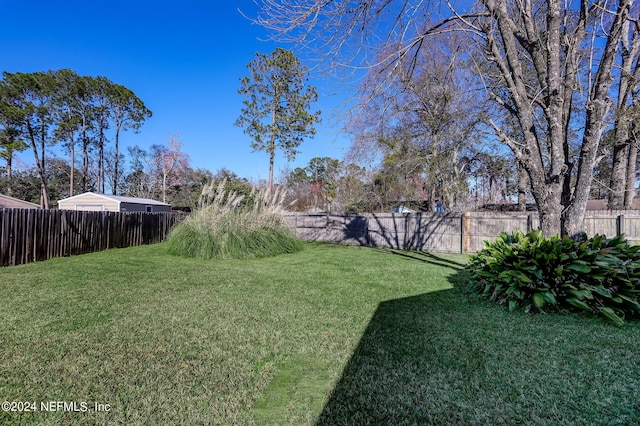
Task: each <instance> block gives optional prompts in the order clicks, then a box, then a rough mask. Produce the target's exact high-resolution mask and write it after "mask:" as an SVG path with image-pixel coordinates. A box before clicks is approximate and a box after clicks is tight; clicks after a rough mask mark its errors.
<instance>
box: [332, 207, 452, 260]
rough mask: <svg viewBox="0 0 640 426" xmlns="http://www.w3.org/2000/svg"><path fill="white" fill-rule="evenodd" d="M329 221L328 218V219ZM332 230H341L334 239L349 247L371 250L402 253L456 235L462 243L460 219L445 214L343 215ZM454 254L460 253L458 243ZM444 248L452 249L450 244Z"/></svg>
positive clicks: (434, 243) (435, 244)
mask: <svg viewBox="0 0 640 426" xmlns="http://www.w3.org/2000/svg"><path fill="white" fill-rule="evenodd" d="M328 220H329V219H328ZM333 221H334V222H336V223H330V225H329V227H330V228H333V229H336V228H338V229H339V230H340V231H341V235H337V236H335V237H334V238H335V239H337V240H339V241H341V242H343V243H347V244H349V243H350V244H353V243H356V244H359V245H363V246H365V245H366V246H371V247H390V248H396V249H403V250H422V249H424V248H431V247H432V246H437V245H439V244H441V243H442V241H441V239H442V238H447V237H449V236H455V237H454V239H456V240H459V237H458V236H459V234H460V231H459V230H455V231H454V232H448V231H450V228H451V227H452V225H453V226H457V227H459V222H460V216H457V215H452V214H442V213H426V214H422V213H414V214H411V215H407V214H375V213H372V214H367V215H366V216H365V215H353V216H343V217H341V221H336V220H335V219H334V220H333ZM454 244H457V247H455V249H452V250H451V251H457V252H459V251H460V247H459V243H458V242H457V241H456V243H454ZM445 246H447V247H449V246H451V242H450V241H448V242H447V244H445ZM452 248H453V247H452Z"/></svg>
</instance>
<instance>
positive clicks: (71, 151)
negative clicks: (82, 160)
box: [69, 132, 76, 197]
mask: <svg viewBox="0 0 640 426" xmlns="http://www.w3.org/2000/svg"><path fill="white" fill-rule="evenodd" d="M75 145H76V143H75V141H74V140H73V132H69V155H70V157H71V158H70V160H69V161H70V162H71V164H70V166H71V169H70V170H69V197H73V186H74V185H73V183H74V180H75V173H74V172H75V169H76V166H75V165H76V148H75Z"/></svg>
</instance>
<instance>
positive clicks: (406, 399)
mask: <svg viewBox="0 0 640 426" xmlns="http://www.w3.org/2000/svg"><path fill="white" fill-rule="evenodd" d="M384 252H385V253H389V254H393V255H397V256H402V257H404V258H406V259H407V260H408V261H421V262H425V263H430V264H434V265H438V266H443V267H446V268H451V269H453V270H454V271H455V274H454V275H455V276H453V277H452V278H451V280H452V282H455V286H454V288H453V289H450V290H444V291H437V292H433V293H426V294H422V295H419V296H414V297H407V298H402V299H396V300H390V301H385V302H382V303H380V304H379V306H378V308H377V310H376V312H375V313H374V315H373V317H372V318H371V321H370V322H369V325H368V326H367V329H366V330H365V332H364V334H363V336H362V338H361V340H360V342H359V344H358V346H357V348H356V349H355V351H354V353H353V355H352V357H351V359H350V361H349V362H348V364H347V366H346V367H345V369H344V371H343V373H342V376H341V377H340V379H339V381H338V383H337V385H336V386H335V388H334V390H333V392H332V394H331V397H330V399H329V401H328V402H327V404H326V405H325V407H324V409H323V410H322V412H321V414H320V416H319V417H318V419H317V423H316V424H317V425H347V424H348V425H367V424H389V425H391V424H393V425H400V424H438V423H437V422H436V420H438V419H439V418H441V417H440V416H439V415H438V414H437V413H435V415H434V413H433V408H434V407H435V406H437V405H441V404H442V401H438V395H437V392H436V391H435V389H436V388H432V387H431V384H432V381H431V380H430V379H428V375H429V373H430V370H431V366H432V365H433V363H434V362H437V363H440V362H442V361H444V362H445V364H449V361H450V359H451V358H450V355H449V354H448V352H450V349H451V348H448V347H447V346H448V343H447V342H446V341H442V340H441V339H440V336H443V335H447V334H449V333H448V330H447V329H448V324H449V323H450V322H451V321H452V320H453V319H454V318H459V317H461V316H464V305H465V302H464V296H463V295H462V294H461V293H460V290H459V288H458V287H459V284H460V282H462V281H460V282H459V281H457V280H458V279H459V278H462V276H463V275H464V270H463V267H464V264H462V263H458V262H456V261H453V260H450V259H445V258H442V257H439V256H435V255H432V254H430V253H426V252H408V251H402V250H388V249H387V250H384ZM461 301H462V303H461ZM467 343H470V342H467ZM461 344H463V343H461Z"/></svg>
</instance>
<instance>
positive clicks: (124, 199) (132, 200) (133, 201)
mask: <svg viewBox="0 0 640 426" xmlns="http://www.w3.org/2000/svg"><path fill="white" fill-rule="evenodd" d="M87 194H91V195H95V196H96V197H103V198H106V199H109V200H114V201H118V202H120V203H130V204H144V205H147V206H170V204H167V203H163V202H162V201H157V200H152V199H151V198H139V197H125V196H124V195H108V194H99V193H96V192H84V193H82V194H78V195H74V196H73V197H69V198H65V199H64V200H60V201H68V200H74V199H76V198H82V197H83V196H85V195H87Z"/></svg>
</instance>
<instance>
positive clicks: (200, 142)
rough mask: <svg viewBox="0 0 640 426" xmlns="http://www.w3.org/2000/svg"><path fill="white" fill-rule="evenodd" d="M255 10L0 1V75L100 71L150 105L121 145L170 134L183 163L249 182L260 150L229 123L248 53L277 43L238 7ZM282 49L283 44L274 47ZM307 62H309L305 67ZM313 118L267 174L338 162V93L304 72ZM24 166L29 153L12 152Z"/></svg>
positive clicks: (198, 4)
mask: <svg viewBox="0 0 640 426" xmlns="http://www.w3.org/2000/svg"><path fill="white" fill-rule="evenodd" d="M238 9H241V10H242V11H243V12H245V13H246V14H248V15H249V16H253V15H255V5H254V3H253V1H252V0H236V1H233V0H227V1H211V0H208V1H204V0H202V1H193V0H182V1H177V0H174V1H170V0H156V1H148V0H129V1H122V0H110V1H105V2H99V1H86V0H84V1H77V0H76V1H51V0H48V1H43V0H35V1H24V0H3V1H2V7H1V10H2V15H3V18H4V19H3V22H2V24H0V71H8V72H36V71H47V70H56V69H61V68H69V69H72V70H74V71H76V72H77V73H78V74H80V75H88V76H105V77H107V78H109V79H110V80H111V81H113V82H114V83H117V84H121V85H123V86H126V87H128V88H130V89H131V90H133V91H134V92H135V93H136V95H137V96H138V97H139V98H140V99H142V100H143V101H144V102H145V104H146V105H147V107H148V108H149V109H151V110H152V111H153V117H152V118H151V119H149V120H148V121H147V122H146V123H145V124H144V126H143V127H142V129H141V132H140V133H139V134H134V133H133V132H126V133H125V134H124V135H122V137H121V141H122V142H121V143H122V144H123V145H124V146H125V147H126V146H133V145H139V146H140V147H142V148H148V147H149V146H151V145H153V144H164V143H166V141H167V133H171V134H175V133H179V134H180V138H179V139H180V140H181V141H182V142H184V147H183V151H184V152H185V153H187V154H188V155H189V157H190V159H191V165H192V167H201V168H206V169H209V170H211V171H214V172H215V171H216V170H218V169H220V168H222V167H225V168H227V169H229V170H231V171H233V172H235V173H237V174H238V175H239V176H241V177H246V178H249V179H251V180H254V181H256V180H258V179H266V178H267V176H268V156H267V154H266V153H262V152H252V150H251V147H250V143H251V140H250V139H249V137H248V136H246V135H245V134H244V133H243V131H242V129H241V128H238V127H235V126H234V125H233V123H234V122H235V120H236V118H237V117H238V115H239V114H240V109H241V108H242V99H243V98H242V97H241V96H240V95H238V94H237V89H238V87H239V78H241V77H243V76H245V75H247V74H248V72H247V69H246V64H247V63H248V62H250V61H251V60H253V58H254V55H255V53H256V52H261V53H270V52H272V51H273V50H274V48H275V47H276V46H277V45H276V44H274V43H272V42H266V41H261V40H264V39H266V38H267V37H266V36H267V34H266V33H265V32H264V30H263V29H262V28H260V27H258V26H256V25H252V24H251V23H250V22H249V21H248V20H247V19H246V18H244V17H242V16H241V15H240V13H239V12H238ZM282 47H285V48H291V46H282ZM308 65H311V64H308ZM312 84H314V85H316V86H317V87H318V90H319V101H318V102H317V103H316V104H315V105H313V108H314V110H316V109H320V110H321V111H322V116H323V124H322V125H321V126H319V127H318V134H317V135H316V136H315V137H314V138H313V139H308V140H306V141H305V142H304V143H303V144H302V145H301V147H300V151H301V154H300V155H299V156H298V157H297V158H296V160H295V161H294V162H291V163H288V164H287V161H286V159H284V158H283V157H282V156H278V157H277V158H276V165H275V169H276V177H278V176H279V174H280V170H282V169H283V168H284V167H286V166H287V165H288V166H289V167H291V168H295V167H304V166H305V165H306V164H307V163H308V161H309V160H310V159H311V158H313V157H316V156H320V157H324V156H328V157H333V158H338V159H342V158H343V156H344V153H345V149H346V148H347V147H348V141H347V140H346V139H345V138H344V137H343V136H341V135H340V134H339V132H338V131H337V129H339V123H335V122H333V121H332V119H331V116H332V115H333V113H334V108H335V107H336V106H337V105H338V104H339V102H340V99H338V98H336V95H335V94H334V93H333V91H332V90H331V89H330V83H328V80H324V79H320V78H319V77H318V76H312ZM20 159H21V160H22V161H23V162H24V163H26V164H30V163H32V162H33V159H32V154H30V153H26V154H21V155H20Z"/></svg>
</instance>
